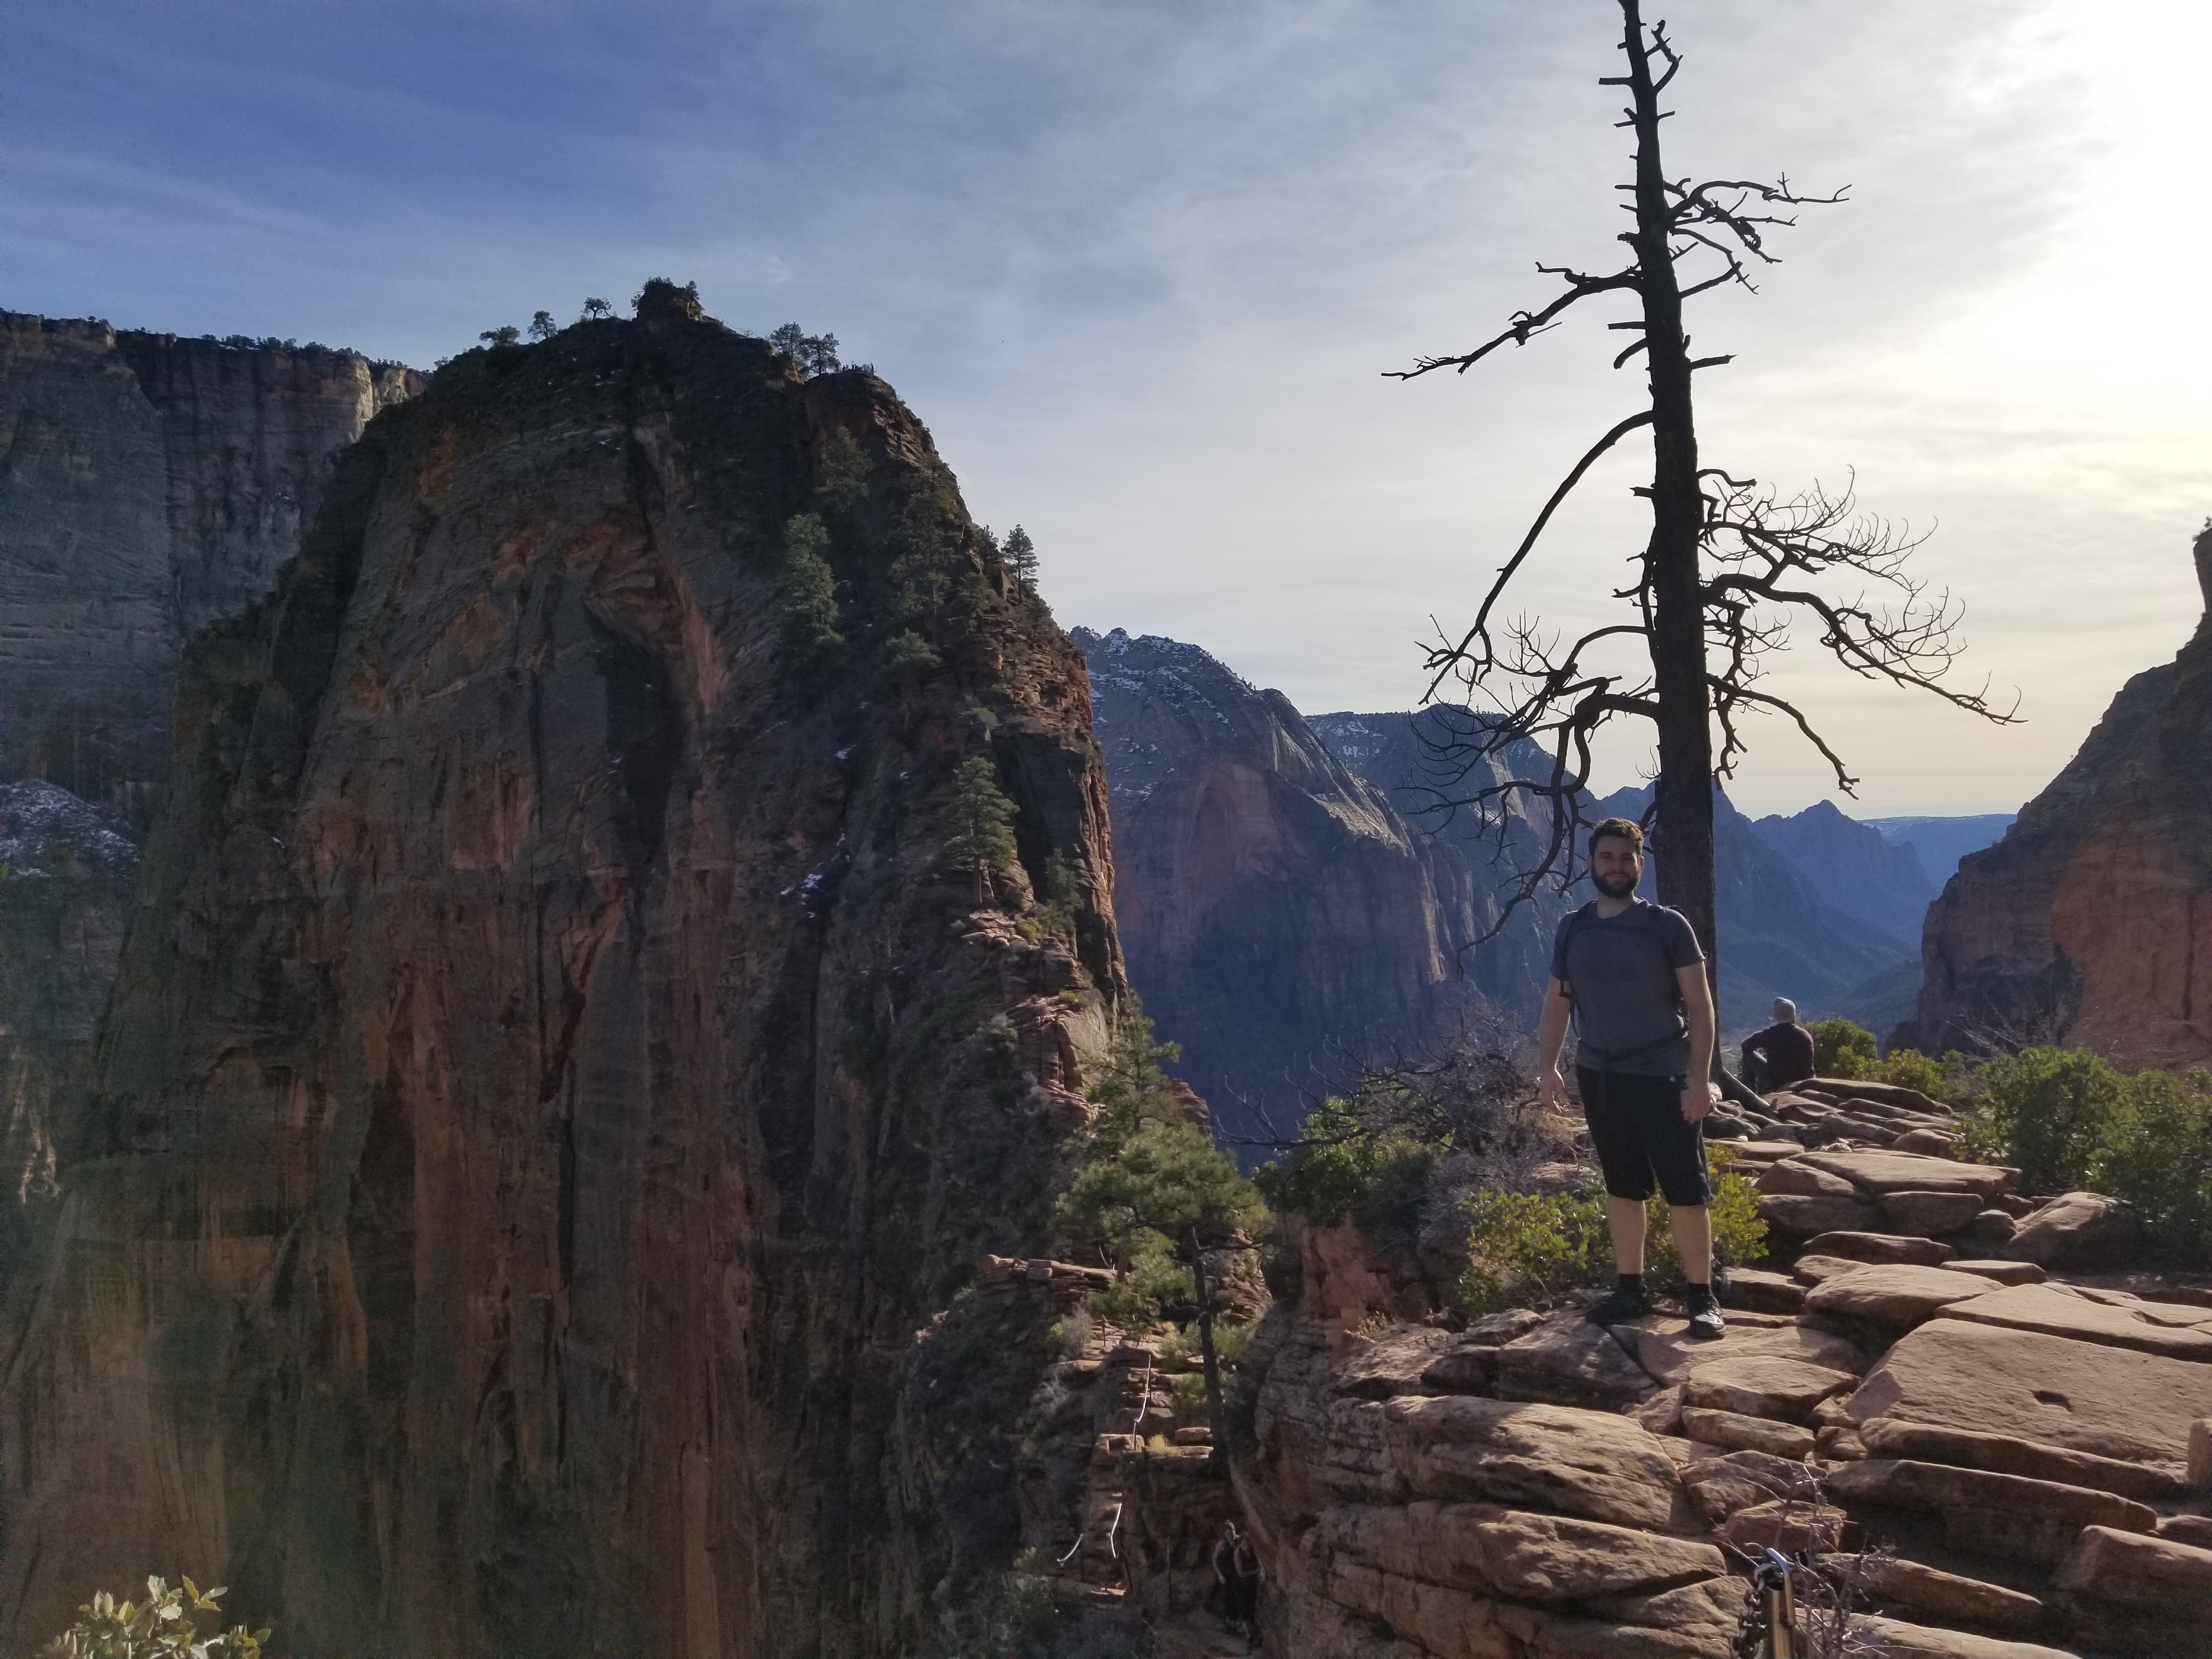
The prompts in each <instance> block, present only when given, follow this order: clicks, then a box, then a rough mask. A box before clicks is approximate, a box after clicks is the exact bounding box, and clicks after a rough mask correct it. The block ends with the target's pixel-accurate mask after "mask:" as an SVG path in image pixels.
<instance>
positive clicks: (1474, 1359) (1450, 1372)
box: [1404, 1342, 1498, 1394]
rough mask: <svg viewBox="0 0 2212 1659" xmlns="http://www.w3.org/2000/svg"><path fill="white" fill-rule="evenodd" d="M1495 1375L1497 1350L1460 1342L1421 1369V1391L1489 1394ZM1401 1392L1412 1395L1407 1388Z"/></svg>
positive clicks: (1496, 1371)
mask: <svg viewBox="0 0 2212 1659" xmlns="http://www.w3.org/2000/svg"><path fill="white" fill-rule="evenodd" d="M1497 1376H1498V1350H1497V1349H1496V1348H1492V1347H1485V1346H1481V1345H1480V1344H1478V1343H1473V1342H1462V1343H1457V1344H1455V1345H1454V1346H1451V1347H1449V1348H1446V1349H1445V1350H1444V1351H1443V1352H1442V1353H1440V1354H1438V1355H1437V1357H1436V1358H1434V1359H1431V1361H1430V1362H1429V1363H1428V1364H1427V1365H1425V1366H1424V1367H1423V1368H1422V1370H1421V1389H1420V1392H1423V1393H1428V1394H1488V1393H1489V1392H1490V1387H1491V1384H1492V1383H1493V1382H1495V1381H1496V1380H1497ZM1404 1392H1406V1393H1408V1394H1411V1393H1413V1392H1415V1391H1414V1390H1413V1389H1406V1390H1405V1391H1404Z"/></svg>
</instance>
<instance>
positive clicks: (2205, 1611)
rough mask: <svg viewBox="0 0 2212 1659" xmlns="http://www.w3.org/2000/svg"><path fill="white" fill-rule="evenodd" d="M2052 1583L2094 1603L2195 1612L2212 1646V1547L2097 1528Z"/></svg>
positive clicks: (2180, 1613) (2182, 1613)
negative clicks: (2203, 1547) (2103, 1602)
mask: <svg viewBox="0 0 2212 1659" xmlns="http://www.w3.org/2000/svg"><path fill="white" fill-rule="evenodd" d="M2051 1582H2052V1584H2053V1586H2054V1587H2055V1588H2057V1589H2060V1590H2063V1591H2066V1592H2068V1593H2069V1594H2071V1595H2080V1596H2085V1597H2087V1598H2088V1599H2089V1600H2091V1601H2105V1602H2110V1603H2112V1604H2113V1605H2114V1606H2118V1607H2139V1608H2142V1609H2144V1610H2145V1611H2148V1612H2163V1613H2170V1614H2172V1615H2174V1616H2176V1617H2185V1616H2187V1615H2188V1614H2189V1613H2194V1614H2195V1616H2196V1617H2195V1623H2196V1628H2197V1631H2198V1632H2199V1633H2200V1634H2202V1635H2203V1637H2204V1638H2206V1640H2207V1642H2208V1644H2212V1550H2200V1549H2197V1548H2194V1547H2191V1546H2190V1545H2187V1544H2182V1543H2177V1542H2175V1541H2173V1540H2172V1539H2170V1538H2146V1537H2143V1536H2142V1534H2139V1533H2136V1532H2134V1531H2132V1530H2129V1529H2122V1528H2112V1527H2106V1526H2092V1527H2090V1528H2087V1530H2085V1531H2084V1532H2083V1533H2082V1534H2081V1541H2080V1542H2079V1543H2078V1544H2076V1545H2075V1547H2074V1552H2073V1553H2072V1554H2070V1555H2069V1556H2068V1557H2067V1558H2066V1559H2065V1560H2064V1561H2063V1562H2062V1563H2061V1564H2060V1565H2059V1568H2058V1571H2057V1574H2056V1576H2055V1577H2053V1579H2052V1581H2051Z"/></svg>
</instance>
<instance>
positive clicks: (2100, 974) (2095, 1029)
mask: <svg viewBox="0 0 2212 1659" xmlns="http://www.w3.org/2000/svg"><path fill="white" fill-rule="evenodd" d="M2195 554H2196V559H2197V574H2198V579H2199V580H2200V582H2202V583H2203V584H2204V585H2205V586H2206V593H2207V599H2208V602H2209V603H2212V529H2208V530H2207V531H2205V532H2203V534H2201V535H2199V536H2198V537H2197V542H2196V547H2195ZM2208 755H2212V632H2208V630H2207V629H2206V627H2205V626H2204V624H2203V623H2199V624H2198V627H2197V633H2196V634H2195V635H2194V636H2193V637H2192V638H2191V640H2190V641H2189V643H2188V644H2187V645H2185V646H2184V647H2182V649H2181V653H2180V654H2179V656H2177V657H2176V658H2175V659H2173V661H2172V663H2170V664H2166V665H2163V666H2160V667H2157V668H2152V669H2148V670H2146V671H2144V672H2142V673H2140V674H2138V675H2136V677H2135V678H2133V679H2131V680H2130V681H2129V682H2128V683H2127V684H2126V685H2124V687H2122V688H2121V690H2120V693H2119V695H2118V696H2117V697H2115V698H2113V700H2112V707H2111V708H2108V709H2106V711H2105V717H2104V719H2103V720H2100V721H2099V722H2098V724H2097V726H2096V729H2095V730H2094V731H2093V732H2090V733H2089V736H2088V738H2087V741H2086V742H2084V743H2083V744H2082V745H2081V751H2080V752H2079V753H2078V754H2076V755H2075V757H2074V759H2073V760H2072V762H2071V763H2069V764H2068V766H2067V768H2066V769H2065V770H2064V771H2063V772H2061V773H2060V774H2059V775H2058V776H2057V778H2055V779H2053V780H2052V781H2051V784H2050V786H2049V787H2046V788H2045V790H2044V792H2043V793H2041V794H2039V795H2038V796H2037V797H2036V798H2035V799H2033V800H2032V801H2030V802H2029V803H2028V804H2027V805H2026V806H2024V807H2022V808H2021V813H2020V817H2018V818H2017V819H2016V820H2015V822H2014V823H2013V825H2012V827H2011V829H2008V830H2007V831H2006V833H2005V836H2004V839H2003V840H2002V841H2000V842H1998V843H1997V844H1996V846H1994V847H1991V848H1988V849H1986V850H1985V851H1983V852H1979V853H1972V854H1968V855H1967V856H1966V858H1965V859H1963V860H1960V865H1959V868H1958V872H1957V873H1956V874H1954V876H1953V877H1952V878H1951V879H1950V881H1949V882H1948V884H1946V885H1945V886H1944V889H1943V892H1942V896H1941V897H1940V898H1939V899H1937V900H1936V903H1935V905H1934V906H1933V908H1930V909H1929V913H1928V926H1927V931H1926V933H1925V934H1924V936H1923V940H1922V947H1921V948H1922V963H1923V986H1922V990H1921V994H1920V1007H1919V1015H1918V1019H1917V1023H1916V1028H1915V1029H1914V1030H1912V1031H1911V1032H1909V1033H1905V1034H1903V1035H1908V1036H1913V1037H1915V1038H1917V1040H1918V1042H1919V1043H1920V1046H1922V1047H1923V1048H1931V1049H1932V1050H1933V1051H1936V1052H1941V1051H1942V1049H1945V1048H1965V1049H1979V1048H1990V1047H2014V1046H2017V1045H2019V1044H2021V1043H2024V1042H2064V1043H2069V1044H2073V1045H2076V1046H2080V1047H2084V1048H2094V1049H2096V1050H2098V1051H2099V1052H2100V1053H2102V1054H2106V1055H2107V1056H2109V1057H2110V1058H2112V1060H2116V1061H2118V1062H2119V1063H2120V1064H2121V1065H2123V1066H2130V1067H2133V1066H2193V1065H2198V1064H2202V1063H2203V1062H2205V1061H2207V1060H2212V850H2208V846H2207V842H2206V827H2207V826H2208V825H2212V769H2208V767H2207V765H2206V758H2207V756H2208Z"/></svg>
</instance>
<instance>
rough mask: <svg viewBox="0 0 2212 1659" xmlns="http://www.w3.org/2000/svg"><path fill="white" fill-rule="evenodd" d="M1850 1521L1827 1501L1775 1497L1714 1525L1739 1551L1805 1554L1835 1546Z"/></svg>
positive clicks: (1716, 1534)
mask: <svg viewBox="0 0 2212 1659" xmlns="http://www.w3.org/2000/svg"><path fill="white" fill-rule="evenodd" d="M1850 1524H1851V1518H1850V1516H1848V1515H1846V1514H1844V1511H1843V1510H1839V1509H1836V1508H1834V1507H1833V1506H1832V1505H1830V1504H1806V1503H1792V1502H1790V1501H1788V1500H1787V1499H1782V1498H1774V1499H1770V1500H1769V1501H1768V1502H1766V1503H1764V1504H1753V1506H1752V1507H1751V1508H1749V1509H1747V1510H1737V1511H1736V1512H1735V1514H1733V1515H1731V1516H1729V1518H1728V1519H1727V1520H1725V1521H1723V1522H1721V1523H1720V1525H1719V1526H1717V1527H1716V1528H1713V1533H1714V1535H1715V1536H1716V1537H1718V1538H1723V1539H1726V1540H1727V1541H1729V1543H1731V1544H1733V1545H1735V1547H1737V1548H1738V1549H1741V1550H1780V1551H1781V1552H1782V1553H1784V1554H1785V1555H1807V1554H1810V1553H1814V1552H1815V1551H1820V1552H1824V1553H1825V1552H1826V1551H1829V1550H1832V1549H1835V1548H1836V1547H1838V1545H1839V1544H1840V1543H1841V1542H1842V1541H1843V1538H1844V1529H1845V1528H1848V1527H1849V1526H1850Z"/></svg>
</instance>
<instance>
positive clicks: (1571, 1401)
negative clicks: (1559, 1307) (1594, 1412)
mask: <svg viewBox="0 0 2212 1659" xmlns="http://www.w3.org/2000/svg"><path fill="white" fill-rule="evenodd" d="M1495 1375H1496V1380H1495V1382H1494V1383H1492V1389H1494V1391H1495V1392H1496V1394H1497V1395H1498V1398H1499V1399H1500V1400H1540V1401H1549V1402H1551V1403H1552V1404H1553V1405H1559V1406H1595V1407H1602V1408H1605V1409H1607V1410H1612V1411H1619V1410H1620V1409H1621V1408H1622V1407H1627V1406H1633V1405H1635V1404H1637V1403H1638V1401H1642V1400H1644V1398H1645V1397H1646V1396H1648V1395H1650V1394H1651V1393H1652V1392H1653V1390H1654V1389H1656V1388H1657V1387H1658V1384H1657V1383H1654V1382H1653V1381H1652V1380H1651V1378H1650V1376H1648V1375H1646V1373H1645V1372H1644V1368H1643V1367H1642V1366H1641V1365H1639V1364H1637V1363H1636V1362H1635V1361H1634V1360H1633V1359H1632V1358H1629V1357H1628V1354H1627V1352H1626V1349H1625V1348H1624V1347H1623V1346H1621V1344H1620V1342H1618V1341H1616V1340H1614V1339H1613V1335H1612V1334H1611V1333H1610V1332H1608V1331H1607V1329H1606V1328H1604V1327H1603V1326H1601V1325H1593V1324H1591V1323H1590V1322H1589V1321H1588V1320H1586V1319H1584V1318H1583V1316H1582V1314H1581V1312H1580V1310H1574V1309H1570V1310H1566V1311H1565V1312H1562V1313H1557V1314H1553V1316H1551V1317H1550V1318H1548V1319H1547V1320H1546V1321H1545V1322H1543V1323H1542V1324H1541V1325H1539V1326H1537V1327H1536V1328H1534V1329H1533V1330H1531V1331H1530V1332H1529V1333H1528V1334H1527V1335H1526V1336H1522V1337H1517V1338H1516V1339H1515V1340H1513V1341H1510V1342H1509V1343H1507V1344H1506V1345H1505V1346H1504V1347H1502V1348H1500V1349H1498V1368H1497V1371H1496V1374H1495Z"/></svg>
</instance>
